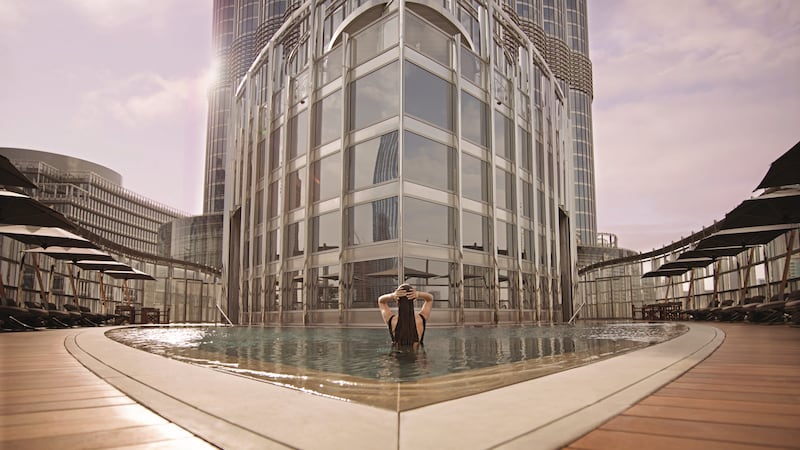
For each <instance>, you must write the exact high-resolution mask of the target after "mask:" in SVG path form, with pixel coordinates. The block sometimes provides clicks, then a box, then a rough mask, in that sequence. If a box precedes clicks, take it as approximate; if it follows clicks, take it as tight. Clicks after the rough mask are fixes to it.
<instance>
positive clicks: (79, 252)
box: [25, 247, 114, 262]
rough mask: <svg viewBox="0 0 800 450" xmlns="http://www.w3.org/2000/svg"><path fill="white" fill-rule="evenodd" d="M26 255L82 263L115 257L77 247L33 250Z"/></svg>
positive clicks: (96, 250) (100, 251)
mask: <svg viewBox="0 0 800 450" xmlns="http://www.w3.org/2000/svg"><path fill="white" fill-rule="evenodd" d="M25 253H35V254H39V255H47V256H49V257H51V258H54V259H58V260H62V261H73V262H76V261H81V260H94V261H113V260H114V257H112V256H111V255H109V254H108V253H106V252H104V251H102V250H98V249H95V248H77V247H47V248H32V249H30V250H25Z"/></svg>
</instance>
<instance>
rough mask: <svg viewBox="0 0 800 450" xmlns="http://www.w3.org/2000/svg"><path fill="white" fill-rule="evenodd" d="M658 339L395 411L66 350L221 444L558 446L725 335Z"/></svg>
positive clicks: (122, 355)
mask: <svg viewBox="0 0 800 450" xmlns="http://www.w3.org/2000/svg"><path fill="white" fill-rule="evenodd" d="M686 325H687V326H688V327H689V331H688V332H686V333H685V334H683V335H681V336H678V337H677V338H675V339H672V340H670V341H667V342H663V343H661V344H657V345H653V346H650V347H647V348H644V349H641V350H636V351H633V352H629V353H625V354H622V355H619V356H615V357H612V358H609V359H605V360H602V361H599V362H596V363H592V364H589V365H585V366H581V367H576V368H574V369H569V370H566V371H563V372H559V373H556V374H552V375H547V376H544V377H541V378H536V379H533V380H529V381H524V382H521V383H517V384H514V385H511V386H506V387H503V388H499V389H494V390H491V391H486V392H482V393H480V394H475V395H471V396H469V397H463V398H459V399H454V400H448V401H444V402H441V403H437V404H433V405H429V406H425V407H421V408H417V409H413V410H410V411H403V412H400V413H398V412H393V411H389V410H385V409H380V408H376V407H372V406H367V405H363V404H358V403H353V402H345V401H341V400H338V399H332V398H325V397H322V396H319V395H312V394H309V393H305V392H302V391H298V390H295V389H290V388H284V387H281V386H276V385H274V384H270V383H265V382H262V381H257V380H254V379H250V378H245V377H240V376H236V375H232V374H229V373H225V372H221V371H219V370H215V369H211V368H206V367H200V366H195V365H191V364H186V363H182V362H179V361H176V360H172V359H169V358H166V357H162V356H158V355H154V354H150V353H147V352H144V351H142V350H137V349H134V348H131V347H128V346H126V345H123V344H120V343H118V342H115V341H113V340H111V339H109V338H107V337H106V336H105V335H104V333H105V332H106V331H108V330H109V328H89V329H81V330H79V331H78V330H76V331H77V332H76V333H74V334H71V335H70V336H68V337H67V339H66V341H65V345H66V348H67V350H68V351H69V352H70V353H71V354H72V355H73V356H74V357H75V358H76V359H77V360H78V361H80V362H81V363H82V364H83V365H84V366H86V367H87V368H88V369H90V370H91V371H92V372H94V373H95V374H97V375H98V376H99V377H100V378H102V379H104V380H105V381H106V382H108V383H109V384H111V385H113V386H115V387H116V388H117V389H119V390H120V391H122V392H124V393H125V394H126V395H128V396H129V397H131V398H133V399H134V400H136V401H137V402H139V403H141V404H142V405H144V406H146V407H148V408H150V409H151V410H153V411H155V412H156V413H158V414H159V415H161V416H163V417H164V418H166V419H168V420H170V421H172V422H174V423H175V424H177V425H179V426H181V427H183V428H185V429H186V430H188V431H190V432H192V433H194V434H196V435H198V436H200V437H202V438H203V439H205V440H207V441H208V442H210V443H212V444H214V445H217V446H219V447H222V448H304V449H314V448H331V447H345V446H346V447H349V448H354V449H358V448H364V449H374V448H397V449H417V448H442V449H447V448H454V449H455V448H458V449H485V448H496V447H502V448H521V449H522V448H524V449H530V448H558V447H560V446H563V445H566V444H568V443H570V442H572V441H574V440H575V439H577V438H578V437H580V436H582V435H583V434H585V433H587V432H589V431H591V430H593V429H594V428H596V427H598V426H599V425H600V424H602V423H603V422H605V421H607V420H608V419H610V418H611V417H613V416H615V415H617V414H619V413H620V412H622V411H624V410H625V409H627V408H628V407H629V406H631V405H633V404H634V403H636V402H637V401H638V400H640V399H642V398H644V397H646V396H647V395H649V394H651V393H652V392H654V391H655V390H657V389H658V388H660V387H661V386H663V385H664V384H666V383H668V382H670V381H672V380H674V379H675V378H677V377H678V376H680V375H681V374H683V373H684V372H685V371H687V370H688V369H690V368H691V367H693V366H694V365H696V364H697V363H699V362H701V361H702V360H703V359H705V358H706V357H707V356H708V355H710V354H711V353H712V352H713V351H714V350H715V349H716V348H717V347H718V346H719V345H720V344H721V343H722V341H723V339H724V333H722V331H720V330H719V329H717V328H715V327H713V326H710V325H703V324H695V323H688V324H686Z"/></svg>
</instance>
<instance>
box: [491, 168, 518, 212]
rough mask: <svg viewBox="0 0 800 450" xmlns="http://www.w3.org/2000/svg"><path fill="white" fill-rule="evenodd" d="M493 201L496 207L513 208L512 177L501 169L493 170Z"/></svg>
mask: <svg viewBox="0 0 800 450" xmlns="http://www.w3.org/2000/svg"><path fill="white" fill-rule="evenodd" d="M495 191H496V192H495V201H496V202H497V207H498V208H502V209H510V210H513V209H514V200H515V195H514V177H513V175H511V173H509V172H506V171H505V170H503V169H499V168H498V169H496V170H495Z"/></svg>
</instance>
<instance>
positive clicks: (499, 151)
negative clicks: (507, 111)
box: [494, 111, 514, 162]
mask: <svg viewBox="0 0 800 450" xmlns="http://www.w3.org/2000/svg"><path fill="white" fill-rule="evenodd" d="M494 153H495V154H496V155H497V156H499V157H501V158H503V159H507V160H509V161H512V162H513V161H514V122H512V121H511V119H509V118H508V117H506V116H504V115H502V114H500V113H499V112H497V111H495V113H494Z"/></svg>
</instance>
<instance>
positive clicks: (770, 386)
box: [567, 323, 800, 449]
mask: <svg viewBox="0 0 800 450" xmlns="http://www.w3.org/2000/svg"><path fill="white" fill-rule="evenodd" d="M714 326H718V327H719V328H720V329H722V330H723V331H724V332H725V341H724V342H723V344H722V345H721V346H720V347H719V348H718V349H717V350H716V351H715V352H714V353H713V354H712V355H711V356H709V357H708V358H707V359H706V360H705V361H703V362H701V363H700V364H698V365H697V366H695V367H694V368H692V369H691V370H689V371H688V372H687V373H685V374H683V375H682V376H680V377H678V378H677V379H676V380H675V381H673V382H672V383H670V384H668V385H666V386H664V387H663V388H661V389H660V390H658V391H657V392H655V393H654V394H652V395H651V396H649V397H647V398H645V399H643V400H642V401H640V402H639V403H637V404H636V405H634V406H632V407H631V408H629V409H627V410H626V411H625V412H623V413H622V414H620V415H618V416H616V417H614V418H613V419H611V420H609V421H608V422H606V423H605V424H604V425H602V426H601V427H600V428H598V429H596V430H594V431H592V432H590V433H588V434H586V435H585V436H583V437H581V438H580V439H578V440H576V441H575V442H573V443H572V444H570V445H569V446H568V447H567V448H572V449H610V448H613V449H635V448H648V449H661V448H663V449H673V448H681V449H717V448H719V449H738V448H764V447H772V448H800V426H799V425H798V424H799V423H800V393H798V392H797V389H796V388H795V386H797V384H798V383H800V329H798V328H794V327H788V326H774V327H764V326H758V325H753V324H742V323H736V324H724V323H721V324H716V323H715V324H714Z"/></svg>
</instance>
